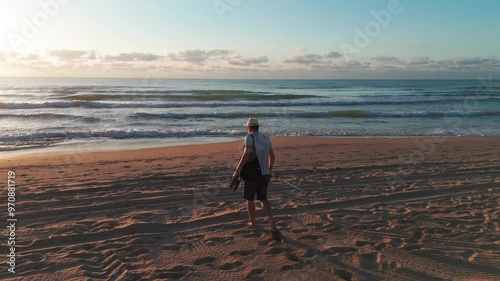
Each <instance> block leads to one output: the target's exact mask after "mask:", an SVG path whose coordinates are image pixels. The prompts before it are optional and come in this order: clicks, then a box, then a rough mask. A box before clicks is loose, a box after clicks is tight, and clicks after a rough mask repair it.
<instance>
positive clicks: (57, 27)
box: [0, 0, 500, 79]
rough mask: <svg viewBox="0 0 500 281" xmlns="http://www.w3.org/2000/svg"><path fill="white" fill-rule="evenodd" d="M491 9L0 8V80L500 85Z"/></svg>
mask: <svg viewBox="0 0 500 281" xmlns="http://www.w3.org/2000/svg"><path fill="white" fill-rule="evenodd" d="M498 14H500V1H496V0H475V1H467V0H453V1H452V0H440V1H436V0H357V1H351V0H328V1H326V0H307V1H306V0H36V1H33V0H0V76H7V77H13V76H36V77H134V78H216V79H245V78H249V79H251V78H259V79H464V78H467V79H476V78H477V77H479V76H484V75H487V76H492V77H493V78H497V79H498V77H500V36H499V35H500V17H499V16H498Z"/></svg>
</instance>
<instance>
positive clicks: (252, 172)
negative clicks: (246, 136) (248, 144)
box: [241, 134, 262, 181]
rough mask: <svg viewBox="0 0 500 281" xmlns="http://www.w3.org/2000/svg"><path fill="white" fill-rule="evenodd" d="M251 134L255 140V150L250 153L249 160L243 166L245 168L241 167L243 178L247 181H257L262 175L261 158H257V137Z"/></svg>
mask: <svg viewBox="0 0 500 281" xmlns="http://www.w3.org/2000/svg"><path fill="white" fill-rule="evenodd" d="M250 136H252V140H253V151H252V154H250V158H249V159H248V162H247V163H246V164H245V166H243V169H241V178H242V179H243V180H245V181H256V180H258V179H259V178H260V177H261V176H262V173H261V171H260V164H259V159H258V158H257V148H256V146H255V138H254V137H253V135H252V134H250Z"/></svg>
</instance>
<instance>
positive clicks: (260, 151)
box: [244, 132, 272, 175]
mask: <svg viewBox="0 0 500 281" xmlns="http://www.w3.org/2000/svg"><path fill="white" fill-rule="evenodd" d="M252 135H253V137H254V139H255V145H254V143H253V141H252V137H251V136H250V134H248V135H247V136H246V137H245V144H244V146H245V147H253V148H254V149H255V151H256V152H257V159H259V164H260V171H261V173H262V175H269V174H271V172H269V151H270V150H271V148H272V144H271V139H270V138H269V137H268V136H266V135H263V134H261V133H259V132H253V133H252Z"/></svg>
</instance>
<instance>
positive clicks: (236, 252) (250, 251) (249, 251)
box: [229, 250, 257, 257]
mask: <svg viewBox="0 0 500 281" xmlns="http://www.w3.org/2000/svg"><path fill="white" fill-rule="evenodd" d="M255 252H257V250H248V251H233V252H231V253H230V254H229V255H230V256H243V257H245V256H249V255H251V254H253V253H255Z"/></svg>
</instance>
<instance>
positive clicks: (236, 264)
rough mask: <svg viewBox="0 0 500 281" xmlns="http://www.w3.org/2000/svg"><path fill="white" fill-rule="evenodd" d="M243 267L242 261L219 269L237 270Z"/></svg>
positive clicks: (224, 265)
mask: <svg viewBox="0 0 500 281" xmlns="http://www.w3.org/2000/svg"><path fill="white" fill-rule="evenodd" d="M242 265H243V262H242V261H235V262H228V263H225V264H223V265H222V266H221V267H219V269H220V270H235V269H237V268H239V267H240V266H242Z"/></svg>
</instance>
